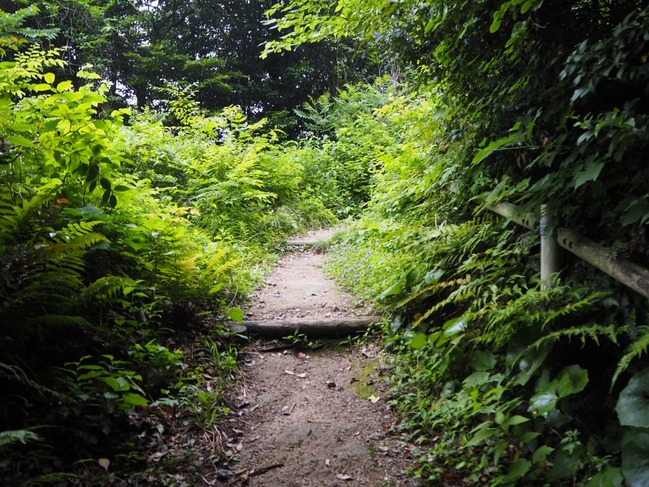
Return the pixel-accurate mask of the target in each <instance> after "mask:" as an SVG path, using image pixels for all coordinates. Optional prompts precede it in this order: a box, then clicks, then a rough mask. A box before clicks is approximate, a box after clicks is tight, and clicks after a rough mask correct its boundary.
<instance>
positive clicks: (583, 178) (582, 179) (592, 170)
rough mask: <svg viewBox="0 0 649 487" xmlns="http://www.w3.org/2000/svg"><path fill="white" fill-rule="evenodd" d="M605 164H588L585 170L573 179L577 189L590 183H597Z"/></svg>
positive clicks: (592, 162)
mask: <svg viewBox="0 0 649 487" xmlns="http://www.w3.org/2000/svg"><path fill="white" fill-rule="evenodd" d="M604 166H605V163H604V162H594V161H591V162H588V163H587V164H586V165H585V166H584V168H583V169H582V170H581V171H580V172H579V173H577V174H575V177H574V179H573V183H574V187H575V189H577V188H579V187H580V186H582V185H583V184H585V183H587V182H588V181H595V180H596V179H597V178H598V177H599V173H600V172H602V169H603V168H604Z"/></svg>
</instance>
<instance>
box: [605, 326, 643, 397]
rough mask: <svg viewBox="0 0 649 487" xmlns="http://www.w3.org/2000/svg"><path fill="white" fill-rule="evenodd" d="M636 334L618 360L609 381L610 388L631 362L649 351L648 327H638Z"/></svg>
mask: <svg viewBox="0 0 649 487" xmlns="http://www.w3.org/2000/svg"><path fill="white" fill-rule="evenodd" d="M638 333H639V334H640V335H639V336H638V338H637V339H636V340H634V342H633V343H632V344H631V345H629V348H628V349H627V352H626V354H625V355H624V357H622V358H621V359H620V361H619V362H618V364H617V368H616V369H615V374H613V380H612V381H611V387H613V386H614V385H615V382H616V381H617V379H618V378H619V377H620V374H622V372H624V371H625V370H626V369H628V368H629V365H631V362H632V361H633V360H634V359H635V358H638V357H640V356H642V355H644V354H645V353H646V352H647V350H649V327H647V326H641V327H638Z"/></svg>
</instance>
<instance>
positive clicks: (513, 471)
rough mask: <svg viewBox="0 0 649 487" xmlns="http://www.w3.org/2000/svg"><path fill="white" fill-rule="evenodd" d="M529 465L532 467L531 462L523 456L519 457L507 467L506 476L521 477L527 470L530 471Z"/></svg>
mask: <svg viewBox="0 0 649 487" xmlns="http://www.w3.org/2000/svg"><path fill="white" fill-rule="evenodd" d="M531 467H532V462H530V461H529V460H526V459H524V458H519V459H518V460H516V461H515V462H514V463H512V464H511V466H510V467H509V473H508V474H507V478H510V479H518V478H520V477H523V476H524V475H525V474H526V473H527V472H529V471H530V468H531Z"/></svg>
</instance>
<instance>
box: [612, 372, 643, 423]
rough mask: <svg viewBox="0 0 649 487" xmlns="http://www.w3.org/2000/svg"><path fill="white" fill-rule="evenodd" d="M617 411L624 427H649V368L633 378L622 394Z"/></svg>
mask: <svg viewBox="0 0 649 487" xmlns="http://www.w3.org/2000/svg"><path fill="white" fill-rule="evenodd" d="M615 411H616V412H617V417H618V418H619V420H620V424H622V425H624V426H637V427H647V426H649V368H646V369H644V370H642V371H641V372H638V373H637V374H635V375H634V376H633V377H631V380H630V381H629V384H628V385H627V386H626V387H625V388H624V390H622V392H621V393H620V397H619V399H618V400H617V405H616V407H615Z"/></svg>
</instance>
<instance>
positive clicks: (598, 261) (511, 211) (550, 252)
mask: <svg viewBox="0 0 649 487" xmlns="http://www.w3.org/2000/svg"><path fill="white" fill-rule="evenodd" d="M487 208H488V209H489V210H491V211H493V212H494V213H497V214H498V215H500V216H503V217H505V218H507V219H509V220H511V221H513V222H515V223H518V224H519V225H521V226H523V227H525V228H528V229H530V230H532V231H535V230H536V229H537V228H538V230H539V233H540V238H541V282H542V285H543V286H544V287H545V288H549V287H552V285H553V280H554V276H556V275H557V273H558V272H559V271H560V270H561V269H562V268H563V252H562V251H561V249H562V248H563V249H566V250H567V251H569V252H571V253H573V254H574V255H576V256H577V257H579V258H580V259H582V260H584V261H586V262H588V263H589V264H591V265H593V266H594V267H596V268H598V269H599V270H601V271H603V272H605V273H606V274H608V275H609V276H611V277H613V278H614V279H617V280H618V281H620V282H621V283H622V284H624V285H625V286H628V287H630V288H631V289H633V290H634V291H636V292H637V293H639V294H641V295H642V296H644V297H647V298H649V270H648V269H645V268H644V267H641V266H639V265H637V264H634V263H633V262H629V261H628V260H625V259H621V258H619V257H618V256H617V254H616V252H614V251H612V250H610V249H607V248H605V247H602V246H601V245H599V244H597V243H595V242H593V241H592V240H590V239H589V238H587V237H585V236H583V235H581V234H579V233H577V232H575V231H574V230H571V229H569V228H558V227H557V226H556V225H554V224H553V222H550V221H548V219H547V217H546V214H545V208H543V207H542V208H541V217H540V218H537V216H536V215H534V214H532V213H527V214H522V212H521V211H520V209H519V208H518V207H517V206H516V205H513V204H511V203H506V202H498V203H493V204H490V205H488V206H487Z"/></svg>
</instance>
